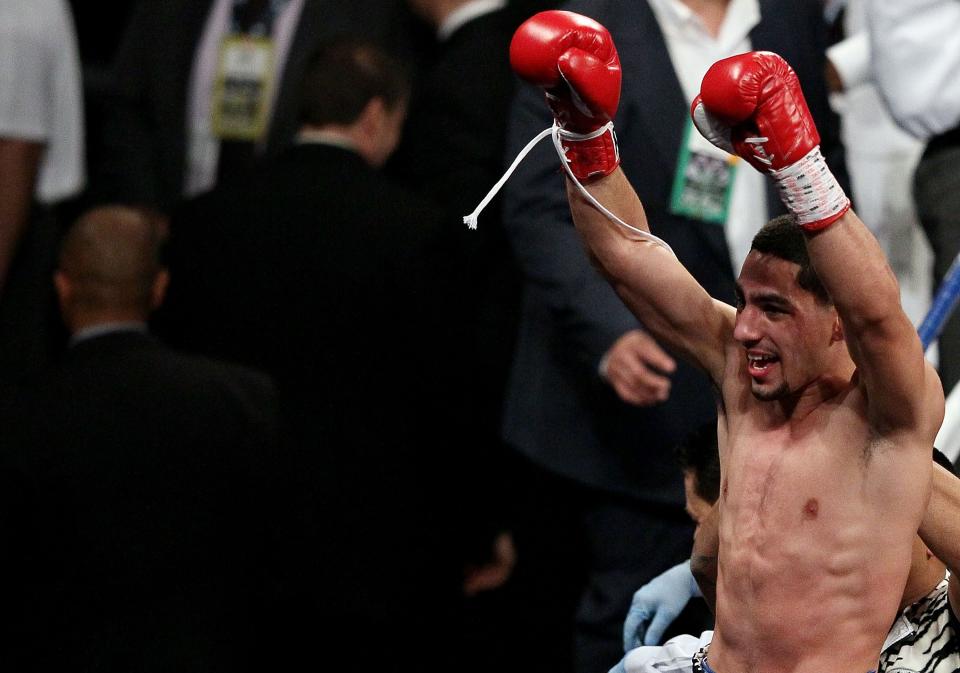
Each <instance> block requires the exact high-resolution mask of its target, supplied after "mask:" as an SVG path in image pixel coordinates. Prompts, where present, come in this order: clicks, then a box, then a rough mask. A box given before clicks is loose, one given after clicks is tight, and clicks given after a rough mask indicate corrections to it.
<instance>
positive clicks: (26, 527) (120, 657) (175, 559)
mask: <svg viewBox="0 0 960 673" xmlns="http://www.w3.org/2000/svg"><path fill="white" fill-rule="evenodd" d="M275 404H276V399H275V393H274V389H273V387H272V385H271V384H270V382H269V381H268V380H267V379H266V377H264V376H263V375H261V374H259V373H255V372H252V371H249V370H246V369H242V368H240V367H236V366H232V365H226V364H222V363H218V362H214V361H210V360H206V359H201V358H197V357H188V356H184V355H180V354H178V353H175V352H173V351H171V350H170V349H168V348H167V347H165V346H163V345H162V344H161V343H160V342H159V341H157V340H156V339H154V338H153V337H150V336H148V335H145V334H140V333H131V332H119V333H112V334H107V335H104V336H100V337H96V338H91V339H90V340H87V341H83V342H81V343H79V344H77V345H76V346H74V347H72V348H71V349H70V352H69V353H68V355H67V359H66V361H65V362H64V363H63V365H62V367H60V368H58V369H56V370H55V371H52V372H50V373H49V374H48V375H45V376H42V377H39V378H37V379H35V380H32V381H31V382H30V383H29V384H27V385H26V386H24V388H23V389H21V390H19V391H17V397H16V399H15V400H14V401H13V403H12V409H9V408H8V409H7V413H6V414H5V417H4V419H3V428H4V431H3V439H2V443H3V447H4V451H3V453H2V456H0V461H2V464H3V468H4V469H3V470H2V480H3V486H4V488H3V495H2V497H3V501H4V503H3V504H4V510H5V512H10V511H11V510H12V511H13V512H14V515H13V516H11V517H10V518H9V519H7V520H5V522H4V523H5V525H4V530H3V533H4V535H5V539H4V540H3V543H2V546H3V552H2V556H3V560H4V562H5V563H6V564H7V568H6V570H9V572H10V573H12V574H8V572H5V573H4V576H5V577H8V578H10V577H16V578H17V582H16V583H15V584H14V585H8V587H9V588H11V589H12V590H14V592H15V593H17V594H18V598H19V599H20V600H19V601H16V600H15V601H13V604H12V605H10V604H9V603H8V612H7V614H8V615H9V614H11V613H12V614H16V615H17V617H16V622H17V628H19V629H20V633H19V636H20V637H19V639H18V641H17V642H16V643H13V644H12V645H13V646H12V647H9V648H3V652H2V654H0V658H5V657H8V656H9V657H11V658H12V659H13V660H14V661H16V663H15V664H12V665H10V666H4V668H9V670H37V671H52V670H75V671H93V670H96V671H104V672H114V671H116V672H117V673H120V672H121V671H124V672H129V671H142V672H146V671H157V672H159V671H171V670H179V671H241V670H245V668H244V666H245V661H246V657H247V654H248V649H247V645H248V644H249V642H250V640H249V639H250V638H251V635H252V634H253V633H255V632H256V631H257V625H256V624H255V623H254V620H255V618H259V617H258V613H259V610H258V604H259V601H260V598H261V595H262V586H263V582H262V580H261V577H262V575H261V573H262V568H263V561H264V558H265V553H266V544H267V537H266V534H267V526H268V521H267V516H268V514H267V508H266V504H267V502H268V499H267V494H268V491H269V489H270V488H272V484H271V482H270V478H269V475H270V474H271V465H272V461H274V460H275V458H276V456H275V451H274V450H273V444H274V441H275V431H276V409H275ZM8 633H9V632H7V633H5V635H8ZM17 655H20V656H21V657H22V660H20V661H17V660H16V658H15V657H16V656H17ZM7 663H10V662H9V660H8V662H7Z"/></svg>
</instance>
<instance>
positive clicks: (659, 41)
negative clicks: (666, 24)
mask: <svg viewBox="0 0 960 673" xmlns="http://www.w3.org/2000/svg"><path fill="white" fill-rule="evenodd" d="M634 4H635V5H636V12H634V13H632V14H631V17H632V23H630V24H628V25H624V26H621V27H620V29H619V30H618V31H616V32H617V33H618V34H615V35H614V41H615V42H616V43H617V44H618V45H623V46H622V47H621V50H622V51H627V50H632V51H633V52H634V53H635V54H638V57H634V58H631V59H629V60H630V72H625V73H624V77H629V78H630V79H631V80H633V81H631V82H630V84H629V85H628V86H625V87H624V89H627V90H632V91H637V92H639V95H635V96H634V97H633V98H634V104H633V105H628V106H626V109H624V108H621V112H622V113H623V114H636V115H637V116H639V117H640V121H641V124H640V126H641V127H642V128H648V129H657V133H655V134H653V135H652V137H650V138H649V140H650V141H651V143H652V144H653V146H654V147H655V148H656V150H657V153H658V155H659V156H660V159H661V160H662V162H663V165H664V167H665V169H666V170H669V171H671V172H672V171H673V170H674V169H675V167H676V163H677V148H678V147H679V146H680V143H681V139H682V138H683V130H684V126H685V124H686V114H682V113H678V111H681V110H684V111H685V110H686V109H687V102H686V100H685V99H684V95H683V90H682V89H681V88H680V81H679V80H678V79H677V75H676V71H675V70H674V69H673V63H672V62H671V60H670V53H669V52H668V51H667V44H666V41H665V40H664V38H663V34H662V33H661V32H660V26H659V24H658V23H657V19H656V17H655V16H654V14H653V10H651V9H650V6H649V5H648V4H647V2H646V0H642V1H641V2H636V3H634ZM665 73H669V75H668V76H665ZM628 103H629V101H628ZM620 123H623V124H624V127H625V128H626V126H627V125H628V124H629V121H628V120H623V121H622V122H620Z"/></svg>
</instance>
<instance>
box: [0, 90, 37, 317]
mask: <svg viewBox="0 0 960 673" xmlns="http://www.w3.org/2000/svg"><path fill="white" fill-rule="evenodd" d="M0 97H6V96H5V95H4V94H2V93H0ZM43 148H44V144H43V143H42V142H36V141H31V140H22V139H19V138H10V137H2V131H0V301H2V298H3V287H4V284H5V281H6V279H7V274H8V273H9V271H10V264H11V263H12V261H13V257H14V255H15V254H16V251H17V246H18V243H19V242H20V239H21V237H22V236H23V232H24V231H25V230H26V228H27V224H28V220H29V217H30V207H31V204H32V202H33V192H34V185H35V184H36V178H37V171H38V168H39V165H40V158H41V156H43Z"/></svg>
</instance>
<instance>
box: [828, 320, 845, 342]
mask: <svg viewBox="0 0 960 673" xmlns="http://www.w3.org/2000/svg"><path fill="white" fill-rule="evenodd" d="M844 338H845V337H844V334H843V323H842V322H840V316H839V315H838V316H836V317H835V318H834V319H833V333H832V334H831V335H830V341H831V343H833V342H837V341H843V340H844Z"/></svg>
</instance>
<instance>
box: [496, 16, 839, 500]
mask: <svg viewBox="0 0 960 673" xmlns="http://www.w3.org/2000/svg"><path fill="white" fill-rule="evenodd" d="M760 7H761V13H762V20H761V22H760V24H759V25H758V26H757V27H756V28H755V29H754V30H753V31H752V33H751V35H750V37H751V40H752V46H753V48H754V49H768V50H772V51H776V52H778V53H780V54H782V55H783V56H784V58H786V59H787V61H788V62H790V63H791V64H792V65H793V67H794V68H795V69H796V71H797V74H798V75H799V77H800V81H801V83H802V85H803V87H804V93H805V94H806V97H807V101H808V103H809V105H810V108H811V111H812V112H813V115H814V117H815V118H816V119H817V123H818V126H819V128H820V130H821V133H822V135H823V146H824V150H825V154H826V155H827V156H828V157H830V158H831V159H832V160H833V163H832V166H833V169H834V171H835V172H837V173H840V174H843V173H844V171H843V166H842V160H841V161H840V162H839V163H838V162H837V158H838V157H839V158H842V155H839V154H838V153H837V152H836V151H835V150H836V149H837V147H838V145H837V141H836V138H837V136H836V119H835V118H834V117H833V116H832V114H831V113H830V112H829V109H828V107H827V99H826V91H825V87H824V84H823V80H822V75H821V73H822V72H823V62H824V56H823V35H822V32H823V31H822V28H821V25H820V19H819V5H818V3H815V2H807V1H806V0H789V1H784V0H761V2H760ZM566 8H568V9H571V10H573V11H577V12H580V13H583V14H586V15H588V16H591V17H593V18H595V19H596V20H598V21H599V22H600V23H602V24H603V25H605V26H606V27H607V28H608V29H609V30H610V32H611V34H612V35H613V39H614V42H615V43H616V45H617V49H618V51H619V54H620V60H621V62H622V65H623V94H622V98H621V102H620V108H619V111H618V113H617V116H616V119H615V122H616V128H617V136H618V138H619V141H620V155H621V158H622V162H623V163H622V165H623V170H624V172H625V174H626V176H627V178H628V179H629V180H630V181H631V183H632V184H633V185H634V187H635V188H636V190H637V193H638V194H639V196H640V198H641V200H642V201H643V204H644V207H645V208H646V212H647V217H648V218H649V221H650V223H651V227H652V228H653V230H654V231H655V232H656V233H657V234H658V235H659V236H661V237H663V238H664V239H665V240H666V241H667V242H668V243H669V244H670V245H671V246H672V247H673V249H674V251H676V253H677V255H678V256H679V258H680V261H681V262H683V264H684V265H685V266H686V267H687V269H688V270H689V271H690V272H691V273H692V274H693V276H694V277H695V278H696V279H697V280H698V281H699V282H700V283H701V285H703V286H704V287H705V288H706V289H707V291H708V292H709V293H710V294H711V295H712V296H714V297H716V298H718V299H721V300H725V301H731V302H732V300H733V278H734V274H733V270H732V269H731V268H730V261H729V254H728V250H727V246H726V242H725V240H724V235H723V231H722V229H721V228H720V227H716V226H713V225H708V224H703V223H699V222H696V221H693V220H689V219H685V218H681V217H677V216H674V215H671V214H669V213H668V212H667V205H668V202H669V196H670V190H671V186H672V180H673V177H674V172H675V166H676V161H677V155H678V151H679V148H680V143H681V139H682V136H683V131H684V126H685V124H686V123H687V119H688V117H689V110H688V105H687V103H686V101H685V100H684V96H683V93H682V91H681V88H680V84H679V82H678V81H677V78H676V75H675V73H674V69H673V66H672V64H671V61H670V57H669V54H668V52H667V48H666V44H665V42H664V39H663V36H662V34H661V32H660V29H659V26H658V24H657V22H656V19H655V17H654V15H653V13H652V11H651V9H650V7H649V5H648V4H647V3H646V2H642V1H637V0H634V1H630V2H622V1H616V0H580V1H578V2H573V3H569V4H568V5H566ZM549 124H550V117H549V110H548V109H547V106H546V105H545V104H544V101H543V93H542V92H541V91H538V90H535V89H533V88H532V87H525V88H524V89H523V90H522V91H521V93H520V94H519V96H518V99H517V101H516V103H515V107H514V110H513V117H512V125H511V131H510V143H509V144H510V148H511V149H510V151H509V152H508V156H513V155H514V153H515V152H516V151H517V150H518V149H519V148H520V147H522V146H523V145H524V144H525V143H526V142H527V141H528V140H529V139H530V138H532V137H533V136H534V134H535V133H536V132H538V131H540V130H541V129H543V128H546V127H547V126H549ZM558 172H559V171H558V167H557V157H556V154H555V152H554V150H553V148H552V147H549V143H546V142H545V143H543V145H542V146H541V147H540V148H538V150H537V151H535V152H534V153H533V154H531V155H530V157H529V158H528V159H527V161H526V162H525V164H524V165H522V166H521V168H520V170H519V171H518V172H517V173H516V174H515V175H514V177H513V179H512V180H511V182H509V183H508V184H507V188H506V189H507V193H506V196H505V197H504V198H505V223H506V227H507V231H508V233H509V235H510V237H511V239H512V243H513V247H514V251H515V254H516V256H517V258H518V260H519V262H520V264H521V266H522V268H523V270H524V272H525V274H526V278H527V282H526V286H525V294H524V304H523V309H522V324H521V331H520V336H519V344H518V347H517V353H516V360H515V362H514V369H513V374H512V383H511V385H510V389H509V392H508V400H507V406H506V412H505V420H504V433H505V436H506V438H507V440H508V441H509V442H510V443H511V444H512V445H514V446H515V447H516V448H517V449H519V450H520V451H521V452H523V453H524V454H526V455H528V456H530V457H531V458H532V459H533V460H535V461H536V462H538V463H539V464H541V465H543V466H545V467H547V468H549V469H551V470H553V471H555V472H559V473H560V474H563V475H565V476H568V477H571V478H573V479H576V480H578V481H580V482H581V483H585V484H588V485H591V486H594V487H597V488H600V489H603V490H605V491H608V492H614V493H620V494H624V495H627V496H630V497H633V498H639V499H641V500H643V501H644V502H647V503H666V504H673V505H680V504H681V503H682V502H683V489H682V487H681V479H680V471H679V470H678V469H677V467H676V463H675V461H674V459H673V457H672V455H671V453H670V449H671V447H673V446H674V445H676V444H677V442H678V441H679V440H680V439H681V438H682V437H683V436H684V435H685V434H686V433H687V432H689V431H690V429H691V428H694V427H696V426H697V425H699V424H700V423H702V422H706V421H707V420H709V418H710V417H711V416H712V415H713V414H714V413H715V403H714V400H713V395H712V393H711V388H710V383H709V382H708V381H707V379H706V377H704V376H703V375H702V374H700V373H699V372H697V371H695V370H694V369H693V368H691V367H689V366H687V365H686V364H679V367H678V369H677V372H676V373H675V374H674V375H673V377H672V380H673V388H672V393H671V397H670V400H669V401H668V402H666V403H664V404H662V405H658V406H656V407H650V408H643V409H638V408H633V407H630V406H628V405H626V404H623V403H622V402H620V401H619V400H618V398H617V397H616V395H615V394H614V393H613V391H612V390H611V389H610V388H609V386H607V385H606V384H604V383H602V382H601V381H600V379H599V377H598V375H597V366H598V363H599V361H600V359H601V357H602V355H603V354H604V353H605V352H606V351H607V349H608V348H609V347H610V346H611V345H612V344H613V343H614V341H615V340H616V339H617V338H618V337H619V336H621V335H622V334H624V333H625V332H627V331H628V330H631V329H635V328H638V327H640V325H639V324H638V322H637V320H636V318H635V317H634V316H633V315H632V314H631V313H630V312H629V311H628V310H627V309H626V308H625V307H624V305H623V304H622V302H621V301H620V299H619V298H618V297H617V296H616V295H615V293H614V292H613V290H612V289H611V288H610V287H609V285H608V284H607V282H606V281H605V280H603V279H602V278H601V277H600V275H599V274H598V273H597V272H596V271H595V270H594V269H593V268H591V266H590V265H589V263H588V261H587V257H586V255H585V254H584V251H583V245H582V243H581V241H580V238H579V236H578V235H577V233H576V231H575V230H574V229H573V227H572V224H571V221H570V216H569V213H568V206H567V201H566V197H565V193H564V189H563V179H562V177H561V176H560V175H558ZM769 197H770V202H771V204H773V203H775V201H776V197H775V196H774V194H773V193H772V190H771V192H770V194H769ZM776 212H779V208H778V210H772V211H771V214H774V213H776Z"/></svg>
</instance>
